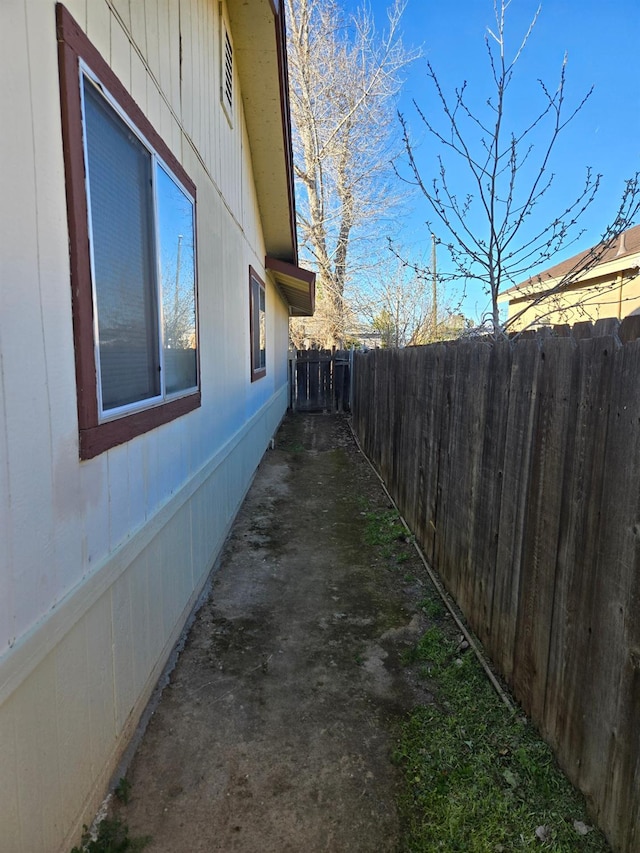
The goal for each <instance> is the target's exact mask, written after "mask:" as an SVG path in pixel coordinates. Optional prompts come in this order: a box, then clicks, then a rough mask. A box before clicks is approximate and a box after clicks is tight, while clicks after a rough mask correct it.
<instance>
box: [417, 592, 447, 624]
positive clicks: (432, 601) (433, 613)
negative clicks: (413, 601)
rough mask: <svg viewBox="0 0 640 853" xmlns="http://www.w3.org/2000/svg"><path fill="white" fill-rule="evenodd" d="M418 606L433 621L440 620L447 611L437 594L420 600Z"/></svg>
mask: <svg viewBox="0 0 640 853" xmlns="http://www.w3.org/2000/svg"><path fill="white" fill-rule="evenodd" d="M420 608H421V609H422V611H423V612H424V613H425V614H426V615H427V616H428V617H429V619H431V620H432V621H433V622H440V621H442V619H443V618H444V615H445V613H446V612H447V610H446V607H445V606H444V604H443V603H442V599H441V598H440V597H439V596H436V595H433V596H427V597H426V598H423V599H422V601H421V602H420Z"/></svg>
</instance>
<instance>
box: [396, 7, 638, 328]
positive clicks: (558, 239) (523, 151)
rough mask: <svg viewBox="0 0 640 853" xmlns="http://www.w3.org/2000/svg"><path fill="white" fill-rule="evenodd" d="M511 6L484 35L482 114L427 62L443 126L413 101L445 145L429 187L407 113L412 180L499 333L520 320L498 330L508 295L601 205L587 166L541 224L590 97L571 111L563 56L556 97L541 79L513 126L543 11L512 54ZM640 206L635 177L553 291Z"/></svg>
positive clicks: (592, 261) (593, 259) (595, 258)
mask: <svg viewBox="0 0 640 853" xmlns="http://www.w3.org/2000/svg"><path fill="white" fill-rule="evenodd" d="M510 5H511V0H494V12H495V27H494V28H493V29H491V28H488V29H487V35H486V37H485V42H486V49H487V54H488V60H489V68H490V73H491V88H492V94H491V96H490V97H489V98H488V99H487V100H486V101H485V108H484V109H482V108H480V109H476V110H474V109H472V107H471V105H470V100H471V99H470V96H469V95H468V92H467V88H468V87H467V83H466V82H465V83H463V84H462V86H461V87H460V88H458V89H456V90H455V93H454V95H453V96H452V97H448V96H447V95H446V94H445V92H444V91H443V88H442V86H441V84H440V80H439V78H438V76H437V74H436V72H435V70H434V69H433V67H432V66H431V64H430V63H427V76H428V78H429V79H430V80H431V82H432V84H433V88H434V92H435V96H436V102H437V104H438V106H439V112H440V114H441V115H443V117H444V120H443V122H442V124H440V125H437V124H436V123H435V122H434V121H433V120H432V118H431V111H429V112H428V113H427V111H426V110H424V111H423V110H422V109H421V108H420V107H419V106H418V105H417V104H416V103H415V102H414V104H415V107H416V110H417V112H418V115H419V118H420V120H421V122H422V124H423V126H424V127H425V128H426V130H427V131H428V133H429V134H430V135H431V136H432V137H433V138H435V139H436V140H437V142H438V143H439V144H440V149H441V153H440V154H439V156H438V158H437V170H436V171H437V175H436V176H435V177H434V178H432V179H431V180H430V181H425V180H423V178H422V174H421V170H420V167H419V166H418V163H417V159H416V153H415V148H414V145H413V142H412V139H411V135H410V132H409V127H408V123H407V121H406V119H405V117H404V116H402V115H400V121H401V124H402V128H403V138H404V143H405V149H406V153H407V158H408V164H409V178H408V180H409V182H410V183H414V184H416V185H417V186H418V187H419V189H420V190H421V192H422V194H423V195H424V197H425V198H426V199H427V201H428V203H429V205H430V206H431V209H432V210H433V212H434V214H435V217H436V222H437V223H438V233H439V234H440V235H441V234H442V231H443V227H442V226H444V230H445V232H446V233H447V234H448V235H449V236H448V238H444V239H443V238H442V237H441V242H442V243H443V245H444V246H445V247H446V248H447V249H448V252H449V255H450V257H451V261H452V264H453V268H454V271H455V274H456V275H457V276H458V277H459V278H460V279H462V280H464V281H465V282H468V281H470V280H476V281H480V282H481V283H482V285H483V287H484V289H485V291H486V293H487V294H488V295H489V297H490V300H491V312H490V315H489V316H488V317H487V318H484V319H485V321H486V325H487V326H488V327H489V328H490V329H491V330H492V332H493V334H494V335H496V336H498V335H499V334H501V333H502V332H503V331H504V330H505V328H506V327H507V326H508V325H509V323H510V322H512V320H511V319H510V320H509V321H507V322H506V323H503V324H501V323H500V315H499V304H498V299H499V296H500V294H501V293H502V292H503V291H504V290H505V289H507V288H509V287H512V286H515V285H516V284H518V283H519V282H521V281H522V280H523V279H524V278H525V277H528V276H529V273H530V270H533V269H536V268H537V267H539V266H540V265H542V264H545V263H548V261H550V260H551V259H553V258H554V257H555V256H556V255H557V253H558V252H559V251H560V250H561V249H564V248H566V247H567V246H569V245H571V244H573V243H575V241H576V240H577V239H579V237H580V236H581V234H582V233H583V230H581V229H580V220H581V218H582V216H583V214H584V213H585V211H586V210H587V209H588V208H589V206H590V205H591V204H592V203H593V201H594V199H595V197H596V194H597V191H598V189H599V187H600V183H601V179H602V176H601V175H599V174H595V175H594V174H593V172H592V170H591V169H587V171H586V177H585V180H584V184H583V185H582V188H581V189H580V190H579V191H578V192H577V193H576V194H575V196H574V197H573V198H572V199H570V200H569V201H568V202H567V203H566V204H563V205H562V207H561V209H560V210H559V211H558V212H557V213H556V214H555V215H554V214H552V215H550V216H549V215H548V214H546V213H545V214H544V219H541V217H542V216H543V212H542V211H543V207H544V205H543V203H542V202H543V200H544V202H545V203H546V201H547V199H546V198H545V196H547V194H548V192H549V189H550V188H551V186H552V184H553V181H554V173H553V172H552V171H551V162H552V155H553V154H554V149H555V148H556V144H557V142H558V138H559V137H560V135H561V134H562V132H563V131H564V130H565V129H566V127H567V125H569V124H570V122H571V121H572V120H573V119H574V118H575V116H576V115H577V114H578V113H579V112H580V110H581V109H582V108H583V107H584V105H585V104H586V102H587V101H588V99H589V97H590V95H591V90H590V91H588V92H587V93H586V94H585V95H584V97H583V98H582V99H581V100H579V101H578V102H577V103H576V104H575V105H573V106H567V103H566V100H565V74H566V67H567V60H566V56H565V59H564V61H563V63H562V66H561V69H560V75H559V81H558V85H557V87H556V88H555V90H554V89H551V88H549V87H547V86H546V85H545V83H543V82H542V81H541V80H539V81H538V82H539V89H540V96H541V101H540V105H539V107H538V108H537V109H534V110H533V111H532V114H531V115H530V117H529V119H528V120H527V121H526V123H525V124H524V126H522V127H519V128H512V129H509V128H508V127H507V117H508V115H509V111H508V103H509V96H510V95H511V94H512V92H513V89H512V84H513V79H514V73H515V71H516V66H517V63H518V60H519V59H520V57H521V55H522V52H523V51H524V49H525V48H526V46H527V43H528V41H529V38H530V36H531V34H532V32H533V29H534V27H535V24H536V21H537V19H538V15H539V13H540V8H538V10H537V12H536V13H535V15H534V17H533V20H532V21H531V24H530V25H529V28H528V29H527V31H526V33H525V34H524V37H523V38H522V40H521V41H520V44H519V45H518V46H517V48H516V49H515V51H513V52H511V53H509V54H508V51H507V46H506V44H505V15H506V12H507V10H508V8H509V6H510ZM514 94H515V93H514ZM452 163H453V164H455V168H454V167H453V166H452ZM461 171H462V173H464V175H466V179H464V180H465V181H466V187H467V188H468V189H467V191H466V192H464V193H463V194H460V193H459V192H458V186H459V185H460V184H459V182H460V172H461ZM639 207H640V195H639V176H638V173H636V174H635V175H634V176H633V177H632V178H630V179H629V180H627V181H626V182H625V188H624V192H623V194H622V198H621V201H620V205H619V208H618V210H617V211H616V214H615V216H614V217H613V219H612V221H611V223H610V224H609V225H607V227H606V228H605V229H604V230H603V233H602V238H601V240H600V242H599V244H598V245H597V246H595V247H594V248H593V249H592V250H590V251H589V252H587V253H585V254H584V256H583V258H582V261H581V264H580V266H579V268H576V269H572V270H570V271H569V272H568V273H567V275H566V276H564V277H563V278H562V280H560V281H558V282H557V283H556V284H555V289H556V291H558V292H559V291H561V290H566V288H567V286H568V285H569V284H571V283H572V282H573V281H576V280H577V279H578V278H579V277H580V276H581V275H583V274H584V273H585V272H586V271H587V270H588V269H590V268H592V267H593V266H595V265H596V264H597V263H598V262H599V261H600V259H601V258H602V256H603V254H604V253H605V252H606V251H607V249H608V248H609V247H610V246H611V245H612V243H613V242H614V241H615V240H616V239H617V237H618V235H619V234H620V233H621V232H622V231H624V230H626V229H627V228H628V227H629V226H630V225H631V224H632V222H633V220H634V217H635V216H636V215H637V213H638V209H639ZM538 214H540V215H538ZM549 295H550V294H549V293H546V294H545V295H543V294H539V295H537V296H535V297H534V298H533V299H532V300H531V301H530V302H529V303H528V306H527V307H528V308H533V307H535V306H536V305H537V304H538V303H539V302H541V301H542V300H543V299H545V298H546V299H548V298H549Z"/></svg>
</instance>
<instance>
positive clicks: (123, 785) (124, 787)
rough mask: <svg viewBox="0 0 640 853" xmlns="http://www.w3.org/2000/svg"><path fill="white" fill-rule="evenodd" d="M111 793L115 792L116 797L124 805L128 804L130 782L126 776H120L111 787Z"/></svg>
mask: <svg viewBox="0 0 640 853" xmlns="http://www.w3.org/2000/svg"><path fill="white" fill-rule="evenodd" d="M113 793H114V794H115V796H116V798H117V799H118V800H120V802H121V803H123V804H124V805H125V806H126V805H127V804H128V802H129V797H130V795H131V782H129V780H128V779H127V777H126V776H121V777H120V781H119V782H118V784H117V785H116V787H115V788H114V789H113Z"/></svg>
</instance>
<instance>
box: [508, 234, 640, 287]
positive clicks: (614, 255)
mask: <svg viewBox="0 0 640 853" xmlns="http://www.w3.org/2000/svg"><path fill="white" fill-rule="evenodd" d="M597 250H598V246H597V245H596V246H593V247H591V248H590V249H587V250H586V251H584V252H578V254H576V255H573V256H572V257H570V258H567V260H566V261H562V262H561V263H559V264H555V265H554V266H552V267H549V268H548V269H546V270H543V271H542V272H540V273H537V274H536V275H533V276H531V277H530V278H528V279H526V280H525V281H522V282H520V284H517V285H515V286H514V287H511V288H509V290H505V291H504V293H502V294H501V297H502V298H501V301H506V300H507V299H508V300H509V301H510V302H511V301H514V300H516V299H518V298H527V297H528V296H531V295H532V293H540V292H541V291H544V290H545V289H546V288H545V285H547V284H548V285H551V286H553V285H555V284H557V283H558V282H560V281H562V279H563V278H564V277H565V276H568V275H570V274H571V273H572V272H575V273H576V277H575V281H576V282H578V281H579V282H581V283H582V282H584V283H585V284H587V283H588V281H589V280H590V279H592V278H596V277H599V276H602V275H603V274H607V273H612V272H620V271H625V270H632V269H634V268H637V267H638V264H639V263H640V225H635V226H634V227H633V228H629V229H627V230H626V231H623V232H622V234H620V236H619V237H618V238H617V240H615V242H613V243H612V244H611V246H609V247H608V248H607V249H604V251H603V252H602V255H601V256H600V257H599V258H598V259H597V262H596V263H594V264H593V265H592V266H590V267H589V268H588V269H587V270H583V267H584V266H585V264H588V262H589V257H590V256H591V255H592V254H593V252H594V251H597Z"/></svg>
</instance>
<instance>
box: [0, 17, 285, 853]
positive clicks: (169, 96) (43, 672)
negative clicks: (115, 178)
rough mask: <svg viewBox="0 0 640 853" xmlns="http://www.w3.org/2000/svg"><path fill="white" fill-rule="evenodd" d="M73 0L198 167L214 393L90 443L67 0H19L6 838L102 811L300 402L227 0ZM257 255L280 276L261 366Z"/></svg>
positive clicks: (0, 783) (8, 24)
mask: <svg viewBox="0 0 640 853" xmlns="http://www.w3.org/2000/svg"><path fill="white" fill-rule="evenodd" d="M66 5H67V8H68V9H69V11H70V12H71V14H72V15H73V16H74V17H75V19H76V20H77V21H78V23H79V24H80V26H81V27H82V28H83V29H85V30H86V32H87V34H88V36H89V38H90V39H91V40H92V42H93V44H94V45H95V46H96V47H97V49H98V50H99V51H100V52H101V54H102V56H103V58H104V59H105V60H106V61H107V62H108V63H109V64H110V65H111V67H112V68H113V69H114V70H115V72H116V74H117V75H118V77H119V79H120V81H121V82H122V83H123V85H124V86H125V87H126V88H127V89H128V90H129V92H130V93H131V94H132V96H133V98H134V99H135V100H136V102H137V103H138V105H139V106H140V107H141V108H142V110H143V112H144V113H145V114H146V115H147V117H148V118H149V120H150V121H151V123H152V124H153V125H154V126H155V128H156V129H157V130H158V131H159V133H160V134H161V136H162V137H163V138H164V140H165V141H166V142H167V144H168V145H169V147H170V149H171V150H172V152H173V153H174V154H175V156H176V157H177V158H178V160H180V162H181V163H182V164H183V166H184V168H185V169H186V171H187V173H188V174H189V176H190V177H191V179H192V180H193V181H194V182H195V184H196V187H197V239H198V277H199V327H200V358H201V384H202V406H201V408H199V409H197V410H195V411H193V412H191V413H190V414H188V415H186V416H184V417H182V418H180V419H178V420H176V421H173V422H172V423H169V424H167V425H165V426H163V427H160V428H158V429H156V430H154V431H153V432H150V433H147V434H146V435H143V436H140V437H138V438H136V439H134V440H133V441H130V442H129V443H128V444H125V445H122V446H119V447H115V448H113V449H112V450H109V451H107V452H105V453H103V454H101V455H100V456H98V457H96V458H95V459H91V460H88V461H84V462H82V463H81V462H80V461H79V452H78V424H77V413H76V384H75V383H76V380H75V369H74V347H73V331H72V322H71V293H70V277H69V276H70V271H69V248H68V233H67V215H66V206H65V176H64V165H63V153H62V136H61V119H60V96H59V87H58V61H57V45H56V23H55V6H54V2H53V0H4V2H3V3H2V4H0V62H1V63H2V68H3V74H2V79H3V85H2V87H1V90H0V99H1V102H2V103H1V108H2V115H3V116H5V119H6V121H5V124H4V126H3V131H2V162H1V164H0V168H1V169H2V202H1V205H2V213H1V216H2V223H1V227H0V259H1V261H0V262H1V264H2V269H1V277H0V755H1V756H2V762H1V763H2V770H1V772H0V827H1V828H2V829H1V836H2V840H1V841H0V847H2V850H3V853H40V852H41V853H51V851H56V850H67V849H68V848H69V847H70V846H72V844H73V843H74V842H76V841H77V840H78V837H79V829H80V827H81V825H82V823H83V822H90V820H91V819H92V817H93V814H94V812H95V809H96V807H97V805H98V804H99V802H100V800H101V798H102V796H103V795H104V793H105V789H106V785H107V782H108V779H109V776H110V774H111V773H112V772H113V770H114V767H115V765H116V763H117V761H118V758H119V756H120V754H121V751H122V749H123V747H124V745H125V744H126V740H127V738H128V736H129V735H130V733H131V731H132V729H133V727H134V726H135V724H136V722H137V720H138V717H139V714H140V713H141V711H142V709H143V707H144V705H145V703H146V701H147V699H148V697H149V695H150V692H151V690H152V688H153V686H154V683H155V681H156V679H157V677H158V675H159V673H160V671H161V669H162V667H163V665H164V663H165V661H166V659H167V656H168V654H169V652H170V650H171V648H172V646H173V645H174V643H175V641H176V638H177V637H178V635H179V633H180V631H181V628H182V626H183V624H184V621H185V619H186V617H187V615H188V613H189V612H190V610H191V608H192V607H193V605H194V602H195V601H196V599H197V596H198V594H199V591H200V590H201V589H202V587H203V585H204V583H205V581H206V578H207V576H208V574H209V571H210V569H211V567H212V564H213V562H214V560H215V558H216V555H217V554H218V552H219V550H220V548H221V545H222V543H223V541H224V538H225V535H226V533H227V530H228V528H229V525H230V523H231V520H232V519H233V516H234V514H235V512H236V510H237V508H238V506H239V504H240V502H241V500H242V498H243V496H244V494H245V492H246V489H247V488H248V485H249V483H250V481H251V477H252V475H253V472H254V470H255V468H256V466H257V464H258V462H259V460H260V458H261V456H262V453H263V451H264V449H265V447H266V446H267V443H268V440H269V438H270V436H271V435H272V434H273V432H274V431H275V429H276V428H277V425H278V423H279V421H280V420H281V418H282V416H283V414H284V411H285V409H286V404H287V389H286V364H287V362H286V349H287V323H288V316H287V310H286V307H285V306H284V304H283V303H282V300H281V299H280V297H279V295H278V293H277V292H276V290H275V287H274V286H273V284H272V283H271V282H270V280H269V278H268V276H266V275H264V267H263V263H264V256H265V249H264V245H263V241H262V236H261V225H260V218H259V214H258V207H257V202H256V197H255V193H254V190H253V178H252V172H251V161H250V152H249V144H248V140H247V136H246V130H245V126H244V121H243V115H242V109H241V99H240V98H239V97H237V98H236V114H235V116H234V121H233V127H232V126H230V124H229V122H228V121H227V118H226V116H225V115H224V113H223V111H222V108H221V107H220V101H219V77H218V73H219V56H218V51H219V45H220V39H219V19H218V3H217V2H212V0H181V2H180V4H177V3H175V2H171V0H146V2H145V3H129V2H128V0H112V2H107V0H69V2H68V3H67V4H66ZM180 45H181V49H182V62H181V59H180V57H181V53H180ZM236 85H237V81H236ZM9 117H10V118H9ZM250 265H252V266H253V267H254V268H255V269H256V270H258V271H259V272H260V271H261V272H262V273H263V278H264V280H265V283H266V284H267V335H268V342H267V343H268V363H267V375H266V377H265V378H264V379H262V380H260V381H258V382H254V383H251V382H250V380H249V377H250V350H249V304H248V301H249V285H248V274H249V266H250Z"/></svg>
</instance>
